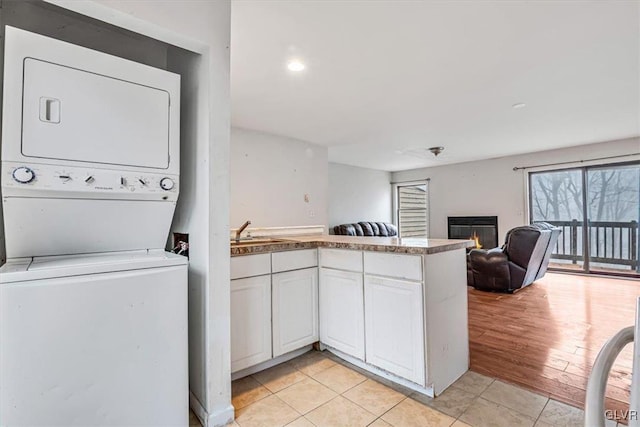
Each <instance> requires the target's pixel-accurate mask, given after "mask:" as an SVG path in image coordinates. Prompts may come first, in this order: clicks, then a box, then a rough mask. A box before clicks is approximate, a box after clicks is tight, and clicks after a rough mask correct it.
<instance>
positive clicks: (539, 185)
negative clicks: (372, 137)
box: [529, 162, 640, 275]
mask: <svg viewBox="0 0 640 427" xmlns="http://www.w3.org/2000/svg"><path fill="white" fill-rule="evenodd" d="M639 199H640V163H638V162H634V163H627V164H619V165H608V166H597V167H596V166H592V167H582V168H572V169H564V170H554V171H544V172H532V173H530V174H529V213H530V218H531V222H538V221H546V222H549V223H551V224H553V225H556V226H557V227H560V228H561V229H562V234H561V235H560V238H559V239H558V243H557V245H556V248H555V250H554V253H553V255H552V259H551V264H550V267H552V268H561V269H573V270H581V271H586V272H597V273H609V274H624V275H638V274H639V273H640V264H639V262H638V254H639V252H640V250H639V245H640V240H639V239H638V237H639V236H638V222H639V221H640V200H639Z"/></svg>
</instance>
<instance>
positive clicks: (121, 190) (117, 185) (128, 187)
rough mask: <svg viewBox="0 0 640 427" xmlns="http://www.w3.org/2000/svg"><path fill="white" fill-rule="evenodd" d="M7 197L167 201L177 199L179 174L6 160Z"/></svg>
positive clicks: (3, 170)
mask: <svg viewBox="0 0 640 427" xmlns="http://www.w3.org/2000/svg"><path fill="white" fill-rule="evenodd" d="M2 190H3V192H2V193H3V196H6V197H11V196H14V197H18V196H21V197H47V198H63V197H64V198H86V199H93V198H101V199H127V200H166V201H173V202H175V201H176V200H177V198H178V192H179V191H178V190H179V186H178V177H177V176H174V175H168V174H158V173H144V172H130V171H116V170H109V169H95V168H86V167H72V166H59V165H42V164H36V163H33V164H22V163H14V162H3V164H2Z"/></svg>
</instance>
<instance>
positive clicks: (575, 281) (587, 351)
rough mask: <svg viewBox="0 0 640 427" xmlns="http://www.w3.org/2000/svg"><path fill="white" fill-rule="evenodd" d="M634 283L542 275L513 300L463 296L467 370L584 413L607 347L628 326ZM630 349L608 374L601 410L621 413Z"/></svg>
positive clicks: (639, 292) (638, 291)
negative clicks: (594, 369) (588, 389)
mask: <svg viewBox="0 0 640 427" xmlns="http://www.w3.org/2000/svg"><path fill="white" fill-rule="evenodd" d="M638 297H640V281H638V280H624V279H618V278H601V277H592V276H578V275H570V274H559V273H547V275H546V276H545V277H544V278H543V279H541V280H539V281H537V282H536V283H534V284H532V285H531V286H529V287H527V288H525V289H522V290H521V291H519V292H516V293H515V294H513V295H508V294H497V293H490V292H483V291H477V290H475V289H470V290H469V341H470V351H471V369H472V370H473V371H476V372H478V373H481V374H484V375H488V376H491V377H494V378H498V379H502V380H504V381H507V382H511V383H514V384H518V385H521V386H524V387H526V388H529V389H531V390H533V391H536V392H539V393H542V394H544V395H546V396H549V397H551V398H553V399H556V400H560V401H562V402H565V403H568V404H570V405H573V406H577V407H579V408H584V398H585V390H586V387H587V380H588V377H589V373H590V372H591V366H592V364H593V361H594V360H595V358H596V356H597V354H598V352H599V351H600V348H601V347H602V345H603V344H604V343H605V341H606V340H607V339H609V338H610V337H611V336H613V335H614V334H615V333H617V332H618V331H619V330H620V329H622V328H624V327H626V326H630V325H633V324H634V322H635V308H636V300H637V298H638ZM632 352H633V351H632V346H631V345H629V346H627V347H626V348H625V349H624V351H623V352H622V354H621V355H620V357H618V359H617V360H616V363H615V364H614V366H613V369H612V372H611V376H610V378H609V384H608V387H607V399H606V407H607V409H614V410H622V409H627V408H628V406H629V405H628V402H629V390H630V385H631V361H632V357H633V355H632Z"/></svg>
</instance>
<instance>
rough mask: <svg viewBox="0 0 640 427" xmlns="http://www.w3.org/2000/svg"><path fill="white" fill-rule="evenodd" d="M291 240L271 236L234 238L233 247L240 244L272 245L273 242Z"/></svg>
mask: <svg viewBox="0 0 640 427" xmlns="http://www.w3.org/2000/svg"><path fill="white" fill-rule="evenodd" d="M284 242H290V240H285V239H271V238H257V239H249V240H240V241H239V242H237V241H235V240H232V241H231V247H238V246H254V245H271V244H273V243H284Z"/></svg>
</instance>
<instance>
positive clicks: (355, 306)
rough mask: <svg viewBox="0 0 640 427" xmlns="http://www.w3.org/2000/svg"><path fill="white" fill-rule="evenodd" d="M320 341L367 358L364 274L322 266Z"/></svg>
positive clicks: (353, 354) (350, 353)
mask: <svg viewBox="0 0 640 427" xmlns="http://www.w3.org/2000/svg"><path fill="white" fill-rule="evenodd" d="M320 341H321V342H323V343H324V344H326V345H328V346H331V347H334V348H335V349H337V350H340V351H342V352H344V353H347V354H349V355H351V356H354V357H357V358H358V359H361V360H364V292H363V289H362V274H361V273H354V272H347V271H339V270H331V269H328V268H321V269H320Z"/></svg>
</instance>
